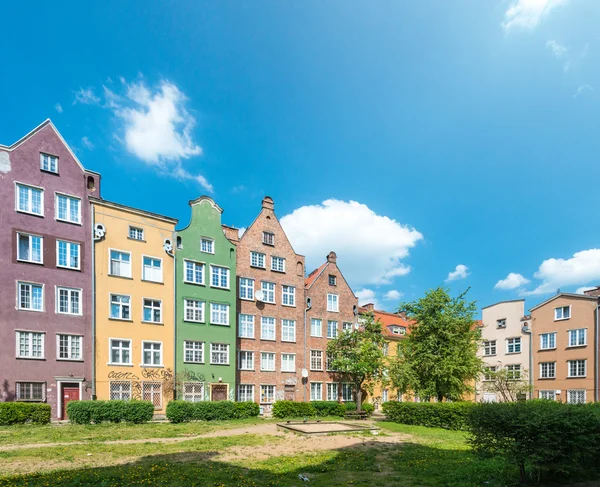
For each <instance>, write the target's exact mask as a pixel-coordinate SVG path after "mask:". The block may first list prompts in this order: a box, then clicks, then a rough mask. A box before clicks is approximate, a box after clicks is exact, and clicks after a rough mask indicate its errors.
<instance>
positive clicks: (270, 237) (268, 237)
mask: <svg viewBox="0 0 600 487" xmlns="http://www.w3.org/2000/svg"><path fill="white" fill-rule="evenodd" d="M263 243H264V244H265V245H275V234H274V233H271V232H263Z"/></svg>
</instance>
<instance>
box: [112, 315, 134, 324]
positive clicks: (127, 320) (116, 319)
mask: <svg viewBox="0 0 600 487" xmlns="http://www.w3.org/2000/svg"><path fill="white" fill-rule="evenodd" d="M108 319H109V320H111V321H126V322H129V323H133V320H132V319H131V318H113V317H112V316H111V317H109V318H108Z"/></svg>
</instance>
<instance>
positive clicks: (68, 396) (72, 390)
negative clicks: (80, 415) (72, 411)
mask: <svg viewBox="0 0 600 487" xmlns="http://www.w3.org/2000/svg"><path fill="white" fill-rule="evenodd" d="M79 399H80V398H79V386H63V400H62V416H61V417H62V419H68V417H67V403H68V402H69V401H79Z"/></svg>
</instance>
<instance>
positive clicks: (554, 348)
mask: <svg viewBox="0 0 600 487" xmlns="http://www.w3.org/2000/svg"><path fill="white" fill-rule="evenodd" d="M547 350H556V347H552V348H540V349H539V351H540V352H545V351H547Z"/></svg>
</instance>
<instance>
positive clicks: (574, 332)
mask: <svg viewBox="0 0 600 487" xmlns="http://www.w3.org/2000/svg"><path fill="white" fill-rule="evenodd" d="M581 331H583V343H578V342H579V332H581ZM567 332H568V333H569V345H568V346H567V348H578V347H587V344H588V343H587V328H573V329H572V330H567ZM572 336H575V341H576V343H575V344H573V343H572Z"/></svg>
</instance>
